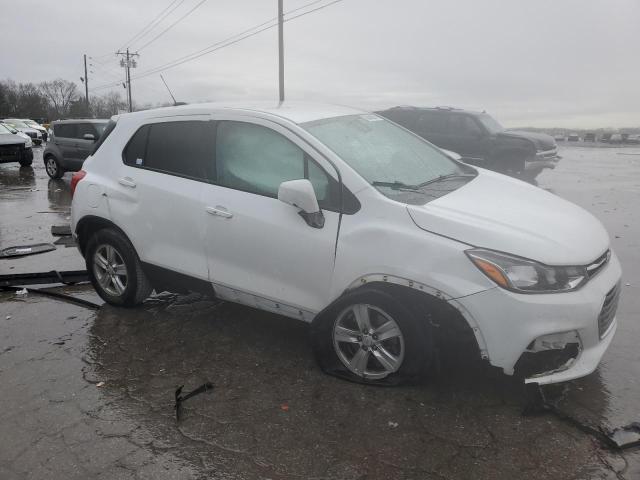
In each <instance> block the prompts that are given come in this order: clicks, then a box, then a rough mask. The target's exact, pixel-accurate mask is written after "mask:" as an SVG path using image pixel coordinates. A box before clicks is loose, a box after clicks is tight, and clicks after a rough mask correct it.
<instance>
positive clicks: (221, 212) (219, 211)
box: [206, 205, 233, 218]
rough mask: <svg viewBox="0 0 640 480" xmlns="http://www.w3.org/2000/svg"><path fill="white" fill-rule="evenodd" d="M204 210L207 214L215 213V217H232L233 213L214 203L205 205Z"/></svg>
mask: <svg viewBox="0 0 640 480" xmlns="http://www.w3.org/2000/svg"><path fill="white" fill-rule="evenodd" d="M206 210H207V213H208V214H210V215H215V216H216V217H222V218H231V217H233V213H231V212H230V211H228V210H227V209H226V208H224V207H221V206H220V205H216V206H215V207H207V208H206Z"/></svg>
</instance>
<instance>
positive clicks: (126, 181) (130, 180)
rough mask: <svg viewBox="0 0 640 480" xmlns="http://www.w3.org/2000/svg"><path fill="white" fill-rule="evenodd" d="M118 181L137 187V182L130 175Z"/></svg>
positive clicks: (121, 183)
mask: <svg viewBox="0 0 640 480" xmlns="http://www.w3.org/2000/svg"><path fill="white" fill-rule="evenodd" d="M118 183H119V184H120V185H123V186H125V187H129V188H136V182H134V181H133V180H132V179H131V178H130V177H123V178H120V179H118Z"/></svg>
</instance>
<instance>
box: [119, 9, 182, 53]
mask: <svg viewBox="0 0 640 480" xmlns="http://www.w3.org/2000/svg"><path fill="white" fill-rule="evenodd" d="M176 3H177V5H176ZM183 3H184V0H172V2H171V3H169V5H167V6H166V7H165V8H164V9H163V10H162V11H161V12H160V13H159V14H158V15H156V16H155V17H154V19H153V20H151V21H150V22H149V23H148V24H147V25H145V26H144V27H143V28H142V30H140V31H139V32H138V33H136V34H135V35H134V36H133V37H131V38H130V39H129V40H127V41H126V42H125V43H124V44H123V45H122V46H121V47H120V48H119V49H118V50H122V49H123V48H125V47H126V46H130V45H131V44H132V43H133V42H135V41H137V40H140V39H141V38H142V37H144V36H145V35H147V34H148V33H149V32H150V31H151V30H153V29H154V28H155V27H156V26H157V25H158V24H159V23H160V22H162V20H164V19H165V18H167V16H169V15H170V14H171V13H173V12H174V11H175V10H176V9H177V8H178V7H179V6H180V5H182V4H183ZM172 7H173V8H172Z"/></svg>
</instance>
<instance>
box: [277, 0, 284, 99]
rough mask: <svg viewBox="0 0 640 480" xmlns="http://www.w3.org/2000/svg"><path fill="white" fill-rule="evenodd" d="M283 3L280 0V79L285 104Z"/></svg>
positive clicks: (281, 97)
mask: <svg viewBox="0 0 640 480" xmlns="http://www.w3.org/2000/svg"><path fill="white" fill-rule="evenodd" d="M282 2H283V0H278V67H279V68H278V79H279V82H278V83H279V89H280V101H281V102H284V33H283V28H282V27H283V24H284V14H283V13H282Z"/></svg>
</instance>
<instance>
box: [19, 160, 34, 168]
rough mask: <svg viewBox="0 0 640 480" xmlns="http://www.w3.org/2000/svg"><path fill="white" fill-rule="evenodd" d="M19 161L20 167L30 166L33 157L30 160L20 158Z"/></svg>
mask: <svg viewBox="0 0 640 480" xmlns="http://www.w3.org/2000/svg"><path fill="white" fill-rule="evenodd" d="M19 163H20V166H21V167H30V166H31V164H32V163H33V159H31V160H21V161H20V162H19Z"/></svg>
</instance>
